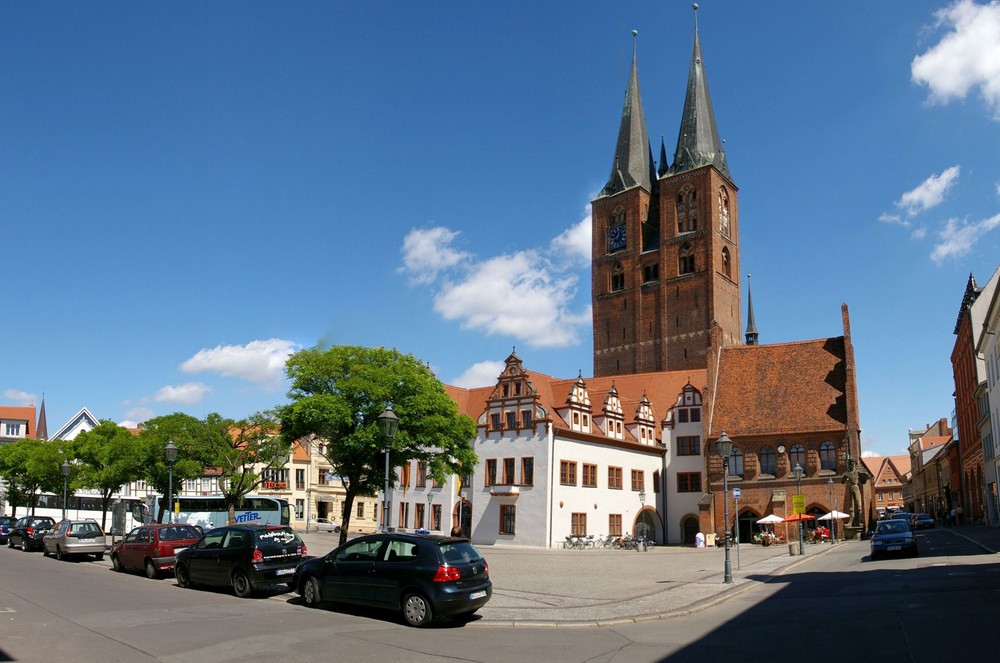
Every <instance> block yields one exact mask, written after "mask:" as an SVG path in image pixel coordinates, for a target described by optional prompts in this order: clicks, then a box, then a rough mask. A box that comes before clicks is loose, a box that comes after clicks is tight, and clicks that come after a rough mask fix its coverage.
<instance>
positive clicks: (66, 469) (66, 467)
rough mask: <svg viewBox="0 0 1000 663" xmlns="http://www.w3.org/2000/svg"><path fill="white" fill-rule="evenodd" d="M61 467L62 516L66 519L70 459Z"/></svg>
mask: <svg viewBox="0 0 1000 663" xmlns="http://www.w3.org/2000/svg"><path fill="white" fill-rule="evenodd" d="M59 469H61V470H62V475H63V516H62V517H63V520H66V499H67V497H68V495H67V493H68V489H69V461H68V460H64V461H63V464H62V465H60V466H59Z"/></svg>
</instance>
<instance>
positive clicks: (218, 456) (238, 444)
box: [204, 412, 291, 523]
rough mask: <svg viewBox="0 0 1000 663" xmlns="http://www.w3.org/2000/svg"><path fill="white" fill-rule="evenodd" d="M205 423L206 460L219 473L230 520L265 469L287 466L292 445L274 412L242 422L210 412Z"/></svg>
mask: <svg viewBox="0 0 1000 663" xmlns="http://www.w3.org/2000/svg"><path fill="white" fill-rule="evenodd" d="M205 426H206V428H207V429H208V434H207V436H206V440H205V448H204V458H205V463H206V465H208V466H210V467H214V468H216V469H217V470H218V471H219V473H220V474H219V488H220V490H221V491H222V496H223V500H224V502H225V505H226V510H227V511H228V512H229V522H230V523H231V522H233V518H234V517H235V511H236V507H237V506H239V504H240V502H241V501H242V499H243V497H244V496H245V495H248V494H250V493H252V492H253V491H255V490H256V489H257V488H258V487H259V486H260V484H261V482H262V481H263V480H264V476H263V470H266V469H270V468H281V467H284V466H285V464H286V463H287V462H288V454H289V451H290V450H291V444H290V443H289V442H287V441H286V440H285V439H284V438H283V437H282V436H281V435H280V434H279V431H278V422H277V420H276V419H275V417H274V413H272V412H257V413H254V414H253V415H251V416H250V417H248V418H246V419H241V420H240V421H233V420H231V419H225V418H223V417H221V416H219V415H218V414H210V415H208V417H206V418H205Z"/></svg>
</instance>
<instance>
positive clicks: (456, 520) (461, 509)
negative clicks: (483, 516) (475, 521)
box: [451, 498, 472, 539]
mask: <svg viewBox="0 0 1000 663" xmlns="http://www.w3.org/2000/svg"><path fill="white" fill-rule="evenodd" d="M459 524H460V525H461V526H462V533H463V535H464V536H467V537H469V538H470V539H471V538H472V502H470V501H469V500H467V499H465V498H462V499H461V500H459V501H458V502H456V503H455V508H454V509H452V511H451V526H452V527H454V526H456V525H459Z"/></svg>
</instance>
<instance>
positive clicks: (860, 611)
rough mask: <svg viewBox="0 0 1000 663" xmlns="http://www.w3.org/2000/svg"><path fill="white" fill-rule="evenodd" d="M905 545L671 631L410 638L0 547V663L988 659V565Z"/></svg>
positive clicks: (947, 543)
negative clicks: (894, 555) (910, 550)
mask: <svg viewBox="0 0 1000 663" xmlns="http://www.w3.org/2000/svg"><path fill="white" fill-rule="evenodd" d="M919 536H920V543H921V555H920V557H918V558H916V559H889V560H879V561H878V562H872V561H870V560H868V558H867V545H866V544H865V543H847V544H843V545H839V546H836V547H834V548H833V549H832V550H830V551H829V552H826V553H825V554H823V555H819V556H815V557H811V558H810V557H807V558H805V559H803V560H802V563H800V564H797V565H795V566H794V567H793V568H791V569H790V570H788V571H787V572H786V573H784V574H783V575H780V576H778V577H777V578H775V579H773V580H772V581H771V582H768V583H759V584H756V583H751V584H747V589H746V590H745V591H742V592H739V593H736V594H735V595H733V596H732V597H731V598H729V599H728V600H726V601H723V602H721V603H717V604H715V605H712V606H710V607H707V608H705V609H703V610H700V611H696V612H693V613H691V614H687V615H684V616H679V617H674V618H671V619H662V620H650V621H645V622H640V623H635V624H624V625H618V626H614V627H595V626H559V627H548V628H538V627H497V626H495V625H494V626H490V627H484V626H482V625H477V624H476V623H475V622H473V623H471V624H466V625H461V624H455V623H447V622H445V623H441V624H437V625H435V626H434V627H432V628H430V629H422V630H418V629H412V628H408V627H406V626H403V625H402V624H400V623H399V622H398V621H397V620H396V619H395V618H394V616H392V615H389V614H388V613H381V612H371V611H365V610H354V609H350V608H330V609H322V610H310V609H307V608H305V607H303V606H301V604H299V602H298V599H296V598H294V596H293V595H291V594H281V593H279V592H274V593H273V594H272V595H270V596H263V597H260V598H254V599H238V598H235V597H234V596H232V595H231V594H230V593H229V592H228V591H224V590H219V591H212V590H207V591H206V590H184V589H180V588H178V587H177V586H176V585H175V584H174V582H173V579H164V580H156V581H150V580H147V579H146V578H145V577H143V576H141V575H132V574H118V573H114V572H113V571H110V570H109V569H108V568H107V566H106V565H105V564H98V563H93V562H58V561H56V560H54V559H46V558H43V557H42V555H41V554H39V553H33V554H25V553H22V552H20V551H16V550H9V549H7V548H0V660H17V661H60V660H61V661H74V662H77V661H81V662H87V661H168V662H172V661H198V662H205V663H210V662H213V661H235V660H238V661H243V662H248V663H253V662H256V661H268V662H270V663H273V661H275V660H276V658H280V660H283V661H296V662H297V661H330V660H337V661H380V662H381V661H387V660H389V661H406V662H407V663H410V662H415V661H438V660H461V661H488V662H492V661H497V662H501V661H502V662H505V663H509V662H510V661H537V660H549V661H699V662H705V661H719V660H723V659H734V660H738V661H770V662H774V661H806V662H812V661H843V660H844V659H845V658H853V659H856V660H861V661H868V660H878V661H880V662H882V661H884V662H893V661H943V660H950V659H952V658H954V657H955V656H957V655H959V654H960V655H961V656H973V657H978V658H979V659H980V660H994V659H995V658H996V656H995V653H994V652H995V645H994V644H993V642H992V638H993V635H994V629H995V625H996V624H997V623H1000V622H998V618H1000V563H998V562H1000V558H998V556H997V555H993V554H985V553H984V552H983V551H982V549H980V548H979V547H977V546H975V545H974V544H972V543H971V542H968V541H965V540H964V539H961V538H958V537H955V536H953V535H952V534H950V533H948V532H944V531H928V532H923V533H920V535H919ZM611 559H613V560H617V563H618V564H619V565H620V564H621V562H622V561H623V560H625V561H627V559H631V558H622V557H618V558H611ZM664 559H667V558H666V557H664ZM618 570H619V569H617V568H609V569H608V573H614V572H616V571H618ZM579 580H580V582H586V579H585V578H581V579H579Z"/></svg>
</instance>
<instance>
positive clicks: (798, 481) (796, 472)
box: [792, 463, 806, 555]
mask: <svg viewBox="0 0 1000 663" xmlns="http://www.w3.org/2000/svg"><path fill="white" fill-rule="evenodd" d="M803 474H805V472H803V471H802V466H801V465H799V464H798V463H795V469H793V470H792V475H793V476H794V477H795V485H796V489H795V492H796V493H797V494H799V495H801V494H802V475H803ZM802 515H803V514H801V513H800V514H798V516H799V554H800V555H805V554H806V549H805V546H803V545H802V544H803V540H802V538H803V535H804V534H803V532H802Z"/></svg>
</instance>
